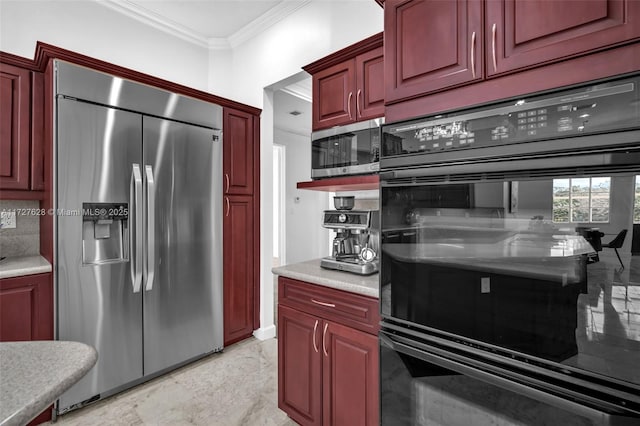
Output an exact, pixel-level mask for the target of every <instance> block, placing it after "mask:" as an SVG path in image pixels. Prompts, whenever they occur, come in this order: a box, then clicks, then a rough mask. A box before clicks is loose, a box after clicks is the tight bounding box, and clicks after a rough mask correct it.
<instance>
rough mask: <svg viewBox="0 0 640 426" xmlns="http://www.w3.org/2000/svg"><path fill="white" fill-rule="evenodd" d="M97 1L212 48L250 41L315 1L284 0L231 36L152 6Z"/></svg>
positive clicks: (115, 0)
mask: <svg viewBox="0 0 640 426" xmlns="http://www.w3.org/2000/svg"><path fill="white" fill-rule="evenodd" d="M94 1H95V2H96V3H98V4H100V5H102V6H104V7H107V8H109V9H112V10H114V11H116V12H118V13H121V14H122V15H125V16H128V17H129V18H132V19H135V20H136V21H138V22H142V23H143V24H146V25H149V26H150V27H153V28H156V29H158V30H160V31H163V32H165V33H167V34H170V35H172V36H174V37H178V38H180V39H182V40H185V41H187V42H189V43H193V44H195V45H197V46H199V47H204V48H206V49H211V50H226V49H233V48H235V47H237V46H239V45H241V44H242V43H244V42H246V41H247V40H249V39H251V38H253V37H255V36H257V35H258V34H260V33H262V32H263V31H265V30H267V29H268V28H269V27H271V26H273V25H274V24H276V23H278V22H279V21H281V20H282V19H284V18H286V17H287V16H289V15H291V14H292V13H293V12H295V11H296V10H298V9H300V8H302V7H304V6H306V5H307V4H309V3H311V1H312V0H297V1H287V0H283V1H281V2H280V3H278V4H277V5H275V6H274V7H272V8H271V9H269V10H268V11H266V12H265V13H264V14H262V15H260V16H259V17H258V18H256V19H254V20H253V21H251V22H249V23H248V24H247V25H245V26H244V27H242V28H240V29H239V30H238V31H236V32H235V33H233V34H231V35H230V36H229V37H227V38H224V37H212V38H207V37H205V36H204V35H202V34H200V33H197V32H195V31H192V30H191V29H189V28H187V27H185V26H184V25H181V24H178V23H177V22H174V21H172V20H170V19H167V18H165V17H164V16H162V15H159V14H157V13H155V12H152V11H151V10H149V9H146V8H144V7H141V6H138V5H137V4H135V3H132V2H131V1H129V0H94Z"/></svg>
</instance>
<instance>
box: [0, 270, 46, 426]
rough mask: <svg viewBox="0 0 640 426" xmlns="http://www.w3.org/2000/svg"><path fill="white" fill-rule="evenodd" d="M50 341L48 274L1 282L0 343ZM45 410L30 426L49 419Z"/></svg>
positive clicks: (6, 279) (8, 279)
mask: <svg viewBox="0 0 640 426" xmlns="http://www.w3.org/2000/svg"><path fill="white" fill-rule="evenodd" d="M29 340H53V283H52V281H51V274H50V273H46V274H35V275H26V276H23V277H14V278H3V279H0V342H8V341H12V342H16V341H29ZM52 408H53V407H49V408H47V409H46V410H44V411H43V412H42V413H40V415H38V417H36V418H35V419H33V420H32V421H31V422H30V423H29V426H31V425H38V424H40V423H44V422H48V421H49V420H51V409H52Z"/></svg>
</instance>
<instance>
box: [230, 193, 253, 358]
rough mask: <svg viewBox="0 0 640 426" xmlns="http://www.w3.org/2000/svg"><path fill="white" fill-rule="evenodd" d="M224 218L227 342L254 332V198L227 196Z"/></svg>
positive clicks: (232, 341) (240, 338)
mask: <svg viewBox="0 0 640 426" xmlns="http://www.w3.org/2000/svg"><path fill="white" fill-rule="evenodd" d="M223 209H224V219H223V233H224V241H223V262H224V285H223V287H224V344H225V346H226V345H228V344H231V343H234V342H237V341H239V340H242V339H244V338H246V337H248V336H250V335H251V333H252V332H253V315H254V303H253V299H254V282H255V276H254V274H255V273H256V271H257V268H256V267H255V265H254V263H255V261H256V260H257V259H255V258H254V256H253V250H254V244H253V240H254V230H253V224H254V223H255V220H254V217H253V211H254V209H253V197H251V196H246V195H226V196H225V197H224V206H223Z"/></svg>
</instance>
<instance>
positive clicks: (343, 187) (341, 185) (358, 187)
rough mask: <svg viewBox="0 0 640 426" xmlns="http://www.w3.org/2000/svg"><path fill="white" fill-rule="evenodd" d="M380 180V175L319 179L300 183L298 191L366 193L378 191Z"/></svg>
mask: <svg viewBox="0 0 640 426" xmlns="http://www.w3.org/2000/svg"><path fill="white" fill-rule="evenodd" d="M379 186H380V178H379V176H378V175H364V176H343V177H335V178H327V179H318V180H312V181H308V182H298V185H297V188H298V189H312V190H314V191H327V192H338V191H364V190H368V189H378V188H379Z"/></svg>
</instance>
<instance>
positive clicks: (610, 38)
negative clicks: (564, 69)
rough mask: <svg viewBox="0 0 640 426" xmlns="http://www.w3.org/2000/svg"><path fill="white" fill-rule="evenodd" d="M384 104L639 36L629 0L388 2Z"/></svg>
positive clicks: (639, 20) (639, 17)
mask: <svg viewBox="0 0 640 426" xmlns="http://www.w3.org/2000/svg"><path fill="white" fill-rule="evenodd" d="M384 13H385V37H386V40H385V63H386V65H385V66H386V91H385V100H386V103H387V104H390V103H394V102H397V101H399V100H403V99H409V98H414V97H418V96H421V95H424V94H427V93H431V92H436V91H439V90H442V89H445V88H449V87H453V86H459V85H462V84H466V83H469V82H473V81H475V80H480V79H483V78H490V77H492V76H494V75H495V76H497V75H501V74H505V73H508V72H512V71H515V70H521V69H524V68H531V67H535V66H540V65H544V64H548V63H551V62H556V61H560V60H564V59H566V58H568V57H572V56H577V55H582V54H585V53H589V52H593V51H595V50H599V49H603V48H607V47H610V46H613V45H616V44H620V43H623V42H627V41H629V40H632V39H635V38H638V37H640V2H639V1H635V0H584V1H580V0H575V1H570V2H568V1H564V2H563V1H548V0H527V1H514V0H452V1H440V0H387V1H385V11H384Z"/></svg>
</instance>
